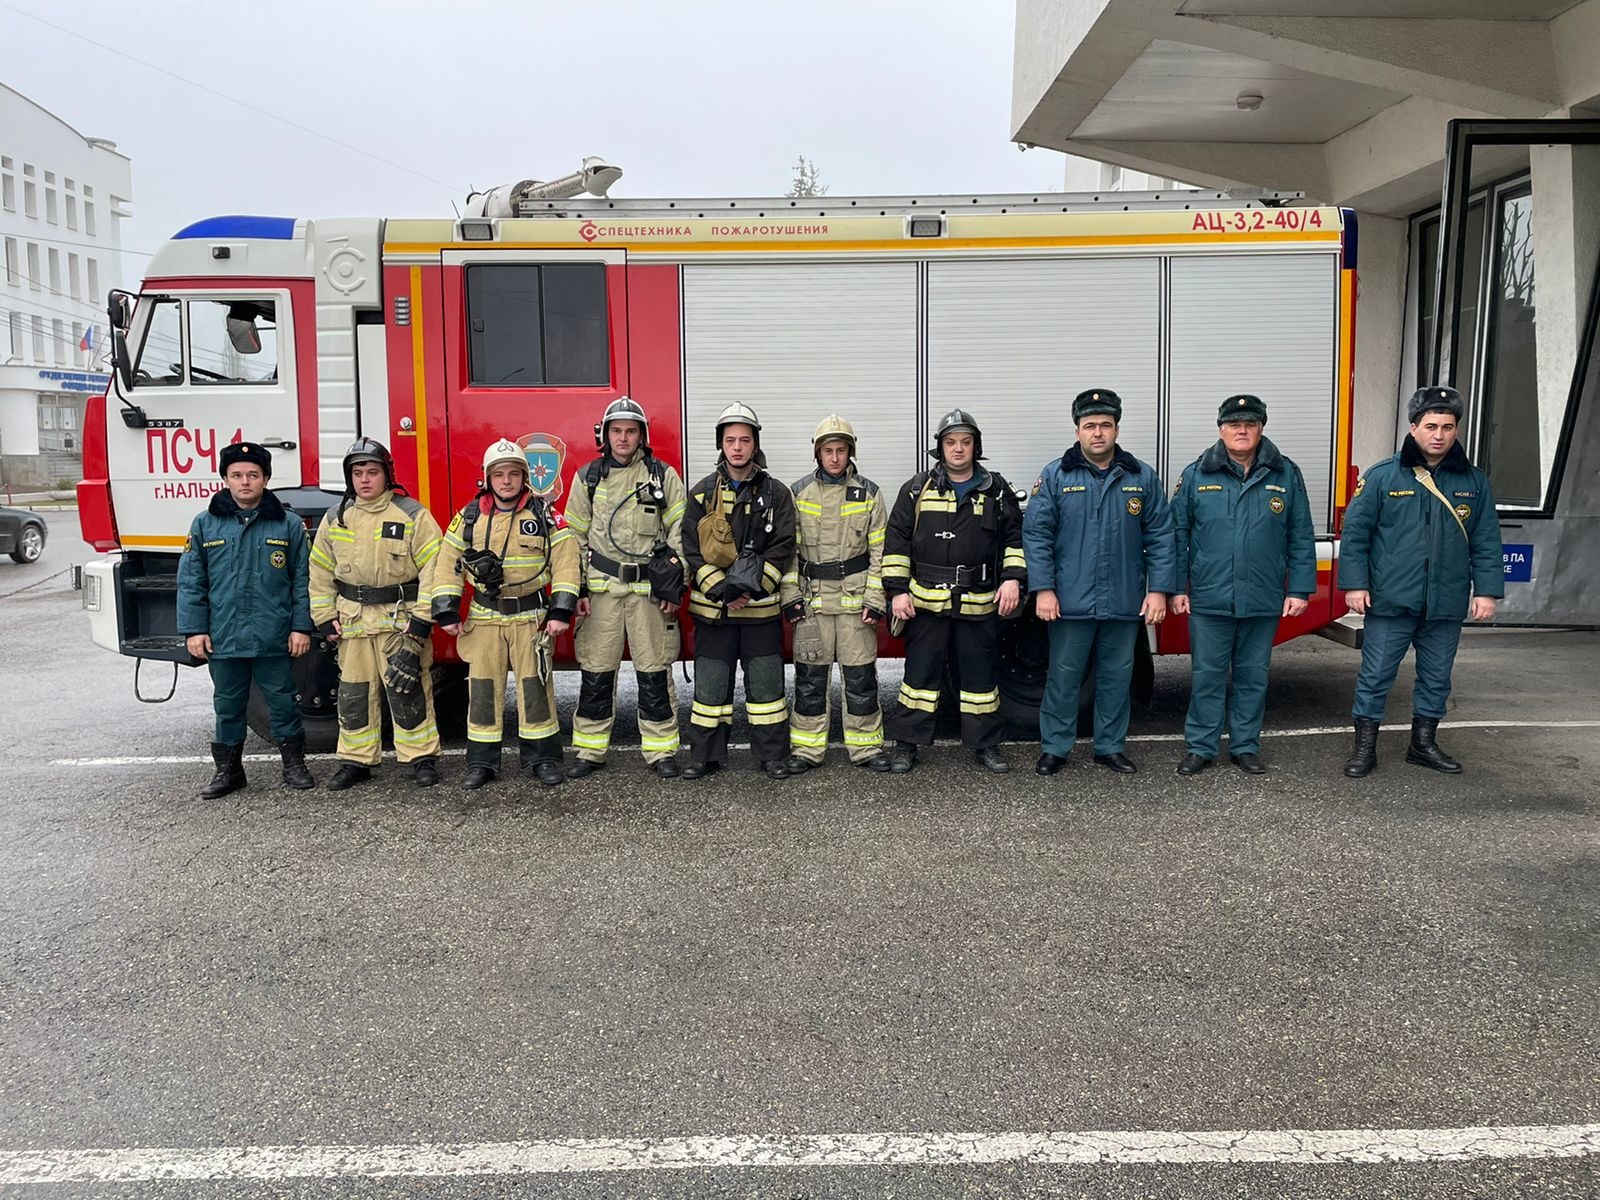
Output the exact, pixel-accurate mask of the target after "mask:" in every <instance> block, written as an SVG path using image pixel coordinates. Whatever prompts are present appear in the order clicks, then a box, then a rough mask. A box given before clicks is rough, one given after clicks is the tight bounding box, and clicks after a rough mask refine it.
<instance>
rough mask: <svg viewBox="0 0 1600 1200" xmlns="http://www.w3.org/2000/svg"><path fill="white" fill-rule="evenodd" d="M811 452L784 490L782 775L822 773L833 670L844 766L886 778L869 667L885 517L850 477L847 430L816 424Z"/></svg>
mask: <svg viewBox="0 0 1600 1200" xmlns="http://www.w3.org/2000/svg"><path fill="white" fill-rule="evenodd" d="M811 446H812V452H813V454H814V455H815V457H816V460H817V469H816V470H815V471H813V472H812V473H811V474H810V475H807V476H806V477H805V478H803V479H800V480H797V481H796V482H795V484H794V486H793V487H792V488H791V489H790V490H791V491H792V492H793V493H794V507H795V551H796V553H795V559H794V564H793V565H792V566H791V567H790V568H789V571H788V573H787V574H785V575H784V577H783V591H782V602H783V614H784V616H785V617H787V618H788V619H789V620H790V621H793V622H794V623H795V624H794V706H793V708H792V709H791V710H790V714H789V747H790V751H791V753H790V757H789V773H790V774H791V775H798V774H801V773H802V772H805V771H807V770H810V769H811V768H812V767H818V766H821V765H822V759H823V755H824V754H825V753H826V751H827V747H828V709H829V692H830V691H831V687H830V685H831V683H832V676H833V664H834V663H836V662H837V663H838V664H839V670H840V673H841V674H842V675H843V677H844V744H845V749H846V750H847V751H848V753H849V755H850V761H851V762H852V763H853V764H855V765H856V766H858V767H866V768H869V769H872V770H877V771H887V770H888V769H889V756H888V755H886V754H885V753H884V752H883V710H882V709H881V708H880V707H879V704H878V665H877V664H878V623H879V622H880V621H882V620H883V619H884V617H885V615H886V614H887V612H888V603H887V602H886V601H885V600H884V595H883V579H882V576H881V574H880V568H881V562H882V559H883V539H884V531H885V529H886V528H887V527H888V524H889V515H888V511H887V509H885V508H884V504H883V497H882V496H881V495H880V494H879V491H878V485H877V484H875V483H873V482H872V480H870V479H868V478H866V477H865V476H863V475H862V474H861V473H860V472H859V471H858V470H857V469H856V462H855V456H856V431H855V429H854V427H852V426H851V424H850V422H849V421H846V420H845V419H844V418H843V417H841V416H838V415H830V416H827V417H824V418H823V419H822V422H821V423H820V424H819V425H818V426H817V429H816V432H815V433H813V434H812V436H811Z"/></svg>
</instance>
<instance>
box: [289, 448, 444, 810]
mask: <svg viewBox="0 0 1600 1200" xmlns="http://www.w3.org/2000/svg"><path fill="white" fill-rule="evenodd" d="M344 487H345V491H344V499H343V500H341V501H340V502H339V503H338V504H337V505H336V506H334V507H333V508H330V509H329V510H328V511H327V512H326V513H325V514H323V518H322V524H321V525H319V526H318V527H317V536H316V537H315V538H314V539H312V543H311V619H312V620H314V621H316V622H317V631H318V632H319V633H321V634H322V635H323V637H325V638H327V640H328V641H329V642H332V643H335V644H337V645H338V647H339V699H338V713H339V745H338V749H337V751H336V752H335V753H336V757H337V758H338V760H339V769H338V770H337V771H335V772H334V773H333V778H332V779H330V780H328V790H329V791H335V792H336V791H342V790H343V789H345V788H349V787H354V786H355V785H356V784H358V783H362V782H364V781H365V780H368V779H370V778H371V777H372V768H374V767H376V766H377V765H378V763H379V762H380V761H382V758H383V717H382V713H381V711H380V707H379V703H378V700H379V692H380V689H381V691H382V692H383V694H384V695H386V696H387V697H388V701H389V716H390V718H391V719H392V721H393V722H394V751H395V757H396V758H397V759H399V761H400V762H401V763H403V764H405V763H409V764H410V766H411V775H412V778H413V779H414V780H415V781H416V784H417V786H418V787H432V786H433V785H434V784H436V783H438V782H439V726H438V724H437V723H436V722H435V720H434V715H433V621H432V619H431V618H430V617H429V615H428V612H429V597H428V596H427V595H425V594H423V592H422V586H421V582H420V580H421V577H422V575H423V574H425V573H426V572H427V571H428V569H429V565H430V564H431V563H432V562H433V560H434V556H435V555H437V554H438V553H439V547H440V545H441V544H442V542H443V538H444V535H443V533H441V532H440V529H439V523H438V522H437V521H435V520H434V519H433V514H431V513H430V512H428V510H427V509H425V508H423V507H422V505H421V504H419V503H417V501H415V500H413V499H412V498H411V497H410V496H407V495H405V494H404V493H402V492H400V491H398V490H397V489H396V486H395V481H394V459H393V457H392V456H391V455H390V454H389V448H388V447H387V446H385V445H384V444H383V443H382V442H377V441H374V440H373V439H371V438H366V437H364V438H360V439H358V440H357V441H356V442H355V444H354V445H352V446H351V447H350V449H349V450H348V451H347V452H346V453H345V456H344Z"/></svg>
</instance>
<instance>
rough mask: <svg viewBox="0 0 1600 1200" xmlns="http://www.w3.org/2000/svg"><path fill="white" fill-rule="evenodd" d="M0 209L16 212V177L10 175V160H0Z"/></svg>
mask: <svg viewBox="0 0 1600 1200" xmlns="http://www.w3.org/2000/svg"><path fill="white" fill-rule="evenodd" d="M0 208H3V209H5V211H6V212H16V211H17V177H16V176H15V175H13V174H12V173H11V160H10V159H9V158H4V159H0Z"/></svg>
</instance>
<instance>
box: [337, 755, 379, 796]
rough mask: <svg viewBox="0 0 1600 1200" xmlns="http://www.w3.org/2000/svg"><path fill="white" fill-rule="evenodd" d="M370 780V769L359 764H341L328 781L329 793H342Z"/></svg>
mask: <svg viewBox="0 0 1600 1200" xmlns="http://www.w3.org/2000/svg"><path fill="white" fill-rule="evenodd" d="M371 778H372V768H371V767H368V766H363V765H362V764H361V763H353V762H342V763H340V764H339V769H338V770H337V771H335V772H334V773H333V778H332V779H330V780H328V790H329V791H330V792H342V791H344V790H345V789H346V788H353V787H355V785H356V784H358V783H365V782H366V781H367V780H369V779H371Z"/></svg>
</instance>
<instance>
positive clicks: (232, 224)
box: [172, 216, 294, 242]
mask: <svg viewBox="0 0 1600 1200" xmlns="http://www.w3.org/2000/svg"><path fill="white" fill-rule="evenodd" d="M172 236H173V240H174V241H177V240H179V239H182V238H267V239H270V240H272V241H276V242H286V241H288V240H289V239H291V238H292V237H294V218H293V217H249V216H232V217H207V218H206V219H205V220H203V221H196V222H195V223H194V224H193V225H190V226H188V227H187V228H184V229H180V230H179V231H178V232H177V233H175V234H173V235H172Z"/></svg>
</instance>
